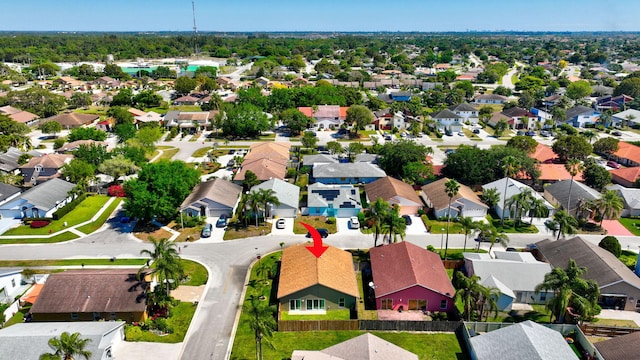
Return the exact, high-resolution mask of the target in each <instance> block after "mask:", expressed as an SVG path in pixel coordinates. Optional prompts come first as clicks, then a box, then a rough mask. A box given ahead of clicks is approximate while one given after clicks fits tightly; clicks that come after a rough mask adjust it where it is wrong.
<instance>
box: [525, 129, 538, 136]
mask: <svg viewBox="0 0 640 360" xmlns="http://www.w3.org/2000/svg"><path fill="white" fill-rule="evenodd" d="M524 134H525V135H527V136H534V135H535V134H536V132H535V131H531V130H529V131H527V132H526V133H524Z"/></svg>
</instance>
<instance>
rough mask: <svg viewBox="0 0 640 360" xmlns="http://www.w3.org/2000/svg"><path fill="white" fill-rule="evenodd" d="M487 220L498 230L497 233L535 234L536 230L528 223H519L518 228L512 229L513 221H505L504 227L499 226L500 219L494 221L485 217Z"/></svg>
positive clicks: (489, 216) (489, 217) (488, 216)
mask: <svg viewBox="0 0 640 360" xmlns="http://www.w3.org/2000/svg"><path fill="white" fill-rule="evenodd" d="M487 220H489V221H491V222H492V224H493V226H495V227H496V229H498V231H499V232H503V233H506V234H516V233H517V234H537V233H538V228H537V227H535V226H533V225H529V223H527V222H525V221H521V222H520V223H519V224H518V226H516V227H514V221H513V220H510V219H509V220H505V221H504V225H500V219H494V218H492V217H491V215H487Z"/></svg>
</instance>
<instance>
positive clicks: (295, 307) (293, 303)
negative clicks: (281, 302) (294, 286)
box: [289, 299, 302, 311]
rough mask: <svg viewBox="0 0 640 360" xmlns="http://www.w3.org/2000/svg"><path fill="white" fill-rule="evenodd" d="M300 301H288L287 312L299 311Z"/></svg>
mask: <svg viewBox="0 0 640 360" xmlns="http://www.w3.org/2000/svg"><path fill="white" fill-rule="evenodd" d="M301 303H302V301H301V300H300V299H291V300H289V311H294V310H300V307H301Z"/></svg>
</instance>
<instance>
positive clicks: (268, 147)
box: [245, 142, 291, 160]
mask: <svg viewBox="0 0 640 360" xmlns="http://www.w3.org/2000/svg"><path fill="white" fill-rule="evenodd" d="M289 149H291V143H285V142H261V143H255V144H252V145H251V147H250V151H249V153H248V154H247V156H245V160H246V159H250V160H253V159H258V158H260V159H264V158H269V159H272V160H277V159H283V160H289Z"/></svg>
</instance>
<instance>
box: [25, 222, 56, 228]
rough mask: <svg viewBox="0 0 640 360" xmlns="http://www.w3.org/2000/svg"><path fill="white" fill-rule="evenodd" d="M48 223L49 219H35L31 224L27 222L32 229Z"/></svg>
mask: <svg viewBox="0 0 640 360" xmlns="http://www.w3.org/2000/svg"><path fill="white" fill-rule="evenodd" d="M49 224H51V221H49V220H35V221H32V222H31V224H29V226H30V227H31V228H32V229H37V228H41V227H45V226H47V225H49Z"/></svg>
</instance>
